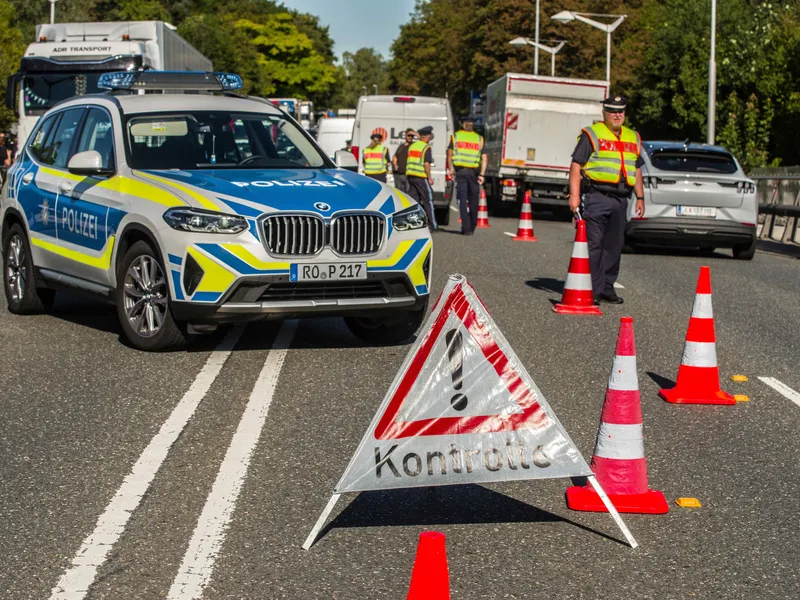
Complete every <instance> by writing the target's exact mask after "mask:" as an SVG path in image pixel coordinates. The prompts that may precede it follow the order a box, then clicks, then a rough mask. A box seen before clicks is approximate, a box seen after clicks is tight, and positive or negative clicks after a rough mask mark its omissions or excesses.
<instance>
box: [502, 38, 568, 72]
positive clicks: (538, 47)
mask: <svg viewBox="0 0 800 600" xmlns="http://www.w3.org/2000/svg"><path fill="white" fill-rule="evenodd" d="M556 42H558V45H556V46H553V47H552V48H551V47H550V46H545V45H544V44H540V43H538V42H535V41H533V40H531V39H528V38H524V37H517V38H514V39H513V40H511V41H510V42H508V43H509V44H511V45H512V46H525V45H528V46H533V47H534V49H535V50H536V51H537V52H538V51H539V50H543V51H545V52H547V53H548V54H550V75H551V76H553V77H555V74H556V54H558V51H559V50H561V48H563V47H564V44H566V43H567V42H566V41H565V40H556ZM533 74H534V75H538V73H537V72H536V69H534V72H533Z"/></svg>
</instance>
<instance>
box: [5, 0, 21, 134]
mask: <svg viewBox="0 0 800 600" xmlns="http://www.w3.org/2000/svg"><path fill="white" fill-rule="evenodd" d="M13 12H14V8H13V6H11V3H10V2H8V0H0V81H2V82H5V81H6V79H8V77H9V76H10V75H11V74H12V73H14V72H16V70H17V69H18V68H19V59H20V58H21V57H22V53H23V52H25V43H24V41H23V39H22V33H21V32H20V31H19V29H16V28H14V27H12V26H11V24H10V23H11V19H12V15H13ZM14 118H15V117H14V113H12V112H11V111H10V110H9V109H7V108H6V107H5V105H3V106H2V107H0V129H1V130H2V131H6V130H7V129H8V128H9V126H10V125H11V123H13V122H14Z"/></svg>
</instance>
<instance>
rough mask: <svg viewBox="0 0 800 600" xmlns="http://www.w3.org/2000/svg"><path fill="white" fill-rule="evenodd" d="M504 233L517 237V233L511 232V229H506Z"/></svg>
mask: <svg viewBox="0 0 800 600" xmlns="http://www.w3.org/2000/svg"><path fill="white" fill-rule="evenodd" d="M503 233H505V234H506V235H508V236H511V237H516V235H517V234H516V233H511V232H510V231H504V232H503Z"/></svg>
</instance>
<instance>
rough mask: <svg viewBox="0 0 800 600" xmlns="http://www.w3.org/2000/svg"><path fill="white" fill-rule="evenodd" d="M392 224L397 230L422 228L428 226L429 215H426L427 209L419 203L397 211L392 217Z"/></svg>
mask: <svg viewBox="0 0 800 600" xmlns="http://www.w3.org/2000/svg"><path fill="white" fill-rule="evenodd" d="M392 224H393V225H394V228H395V229H396V230H397V231H410V230H412V229H422V228H423V227H427V226H428V217H427V216H425V210H424V209H423V208H422V207H421V206H420V205H419V204H417V205H415V206H411V207H409V208H406V209H405V210H401V211H400V212H399V213H396V214H395V215H394V217H393V218H392Z"/></svg>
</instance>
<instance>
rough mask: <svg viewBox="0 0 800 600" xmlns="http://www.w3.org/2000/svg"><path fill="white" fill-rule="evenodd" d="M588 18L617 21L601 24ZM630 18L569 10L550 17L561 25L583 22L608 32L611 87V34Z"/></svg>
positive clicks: (608, 71) (608, 73)
mask: <svg viewBox="0 0 800 600" xmlns="http://www.w3.org/2000/svg"><path fill="white" fill-rule="evenodd" d="M588 17H604V18H612V19H616V21H614V22H613V23H601V22H600V21H595V20H594V19H590V18H588ZM627 17H628V15H605V14H599V13H578V12H572V11H569V10H562V11H561V12H560V13H557V14H555V15H553V16H552V17H550V18H551V19H553V20H554V21H559V22H560V23H569V22H570V21H581V22H582V23H586V24H587V25H591V26H592V27H596V28H597V29H600V30H602V31H605V32H606V81H608V83H609V85H611V32H612V31H614V30H615V29H616V28H617V27H619V26H620V24H621V23H622V22H623V21H624V20H625V19H626V18H627Z"/></svg>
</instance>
